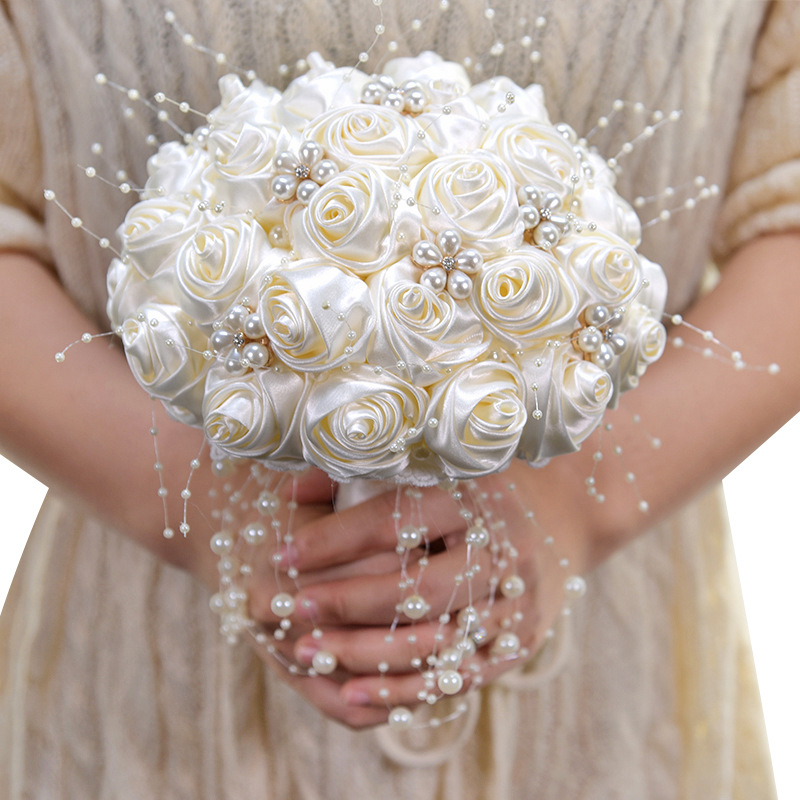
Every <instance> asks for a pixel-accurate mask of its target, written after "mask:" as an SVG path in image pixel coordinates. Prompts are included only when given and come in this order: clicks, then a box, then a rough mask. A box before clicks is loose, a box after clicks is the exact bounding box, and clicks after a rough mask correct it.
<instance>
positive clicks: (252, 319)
mask: <svg viewBox="0 0 800 800" xmlns="http://www.w3.org/2000/svg"><path fill="white" fill-rule="evenodd" d="M242 330H243V331H244V333H245V336H247V338H248V339H260V338H261V337H262V336H266V333H267V332H266V331H265V330H264V324H263V323H262V322H261V317H260V316H259V315H258V314H248V315H247V316H246V317H245V320H244V325H243V327H242ZM212 338H213V337H212Z"/></svg>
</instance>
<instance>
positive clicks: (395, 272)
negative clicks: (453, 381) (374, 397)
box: [368, 259, 491, 386]
mask: <svg viewBox="0 0 800 800" xmlns="http://www.w3.org/2000/svg"><path fill="white" fill-rule="evenodd" d="M418 278H419V268H418V267H416V266H414V265H413V264H412V263H411V262H410V261H409V260H408V259H404V260H402V261H399V262H397V264H394V265H392V266H391V267H388V268H387V269H385V270H381V272H379V273H377V274H376V275H373V276H371V277H370V279H369V286H370V291H371V293H372V298H373V302H374V305H375V309H376V312H377V317H378V322H377V326H376V331H375V336H374V338H373V340H372V344H371V346H370V350H369V356H368V360H369V363H370V364H377V365H380V366H383V367H385V368H387V369H390V370H392V371H394V372H396V373H397V374H399V375H401V376H403V377H407V378H408V379H409V380H410V381H411V383H413V384H414V385H415V386H428V385H430V384H432V383H435V382H437V381H438V380H440V379H441V378H443V377H445V375H446V371H450V370H452V369H453V368H454V367H457V366H458V365H459V364H463V363H465V362H467V361H472V360H473V359H475V358H477V357H478V356H480V355H481V354H482V353H484V352H486V350H487V348H488V347H489V345H490V343H491V340H490V338H489V337H488V336H486V334H485V333H484V330H483V327H482V325H481V323H480V321H479V320H478V319H477V317H476V316H475V315H474V314H473V313H472V312H471V310H470V309H469V308H468V307H467V306H466V305H465V304H464V303H459V302H457V301H456V300H454V299H453V298H452V297H451V296H450V294H449V293H447V292H436V291H434V290H433V289H430V288H429V287H427V286H424V285H422V284H420V283H419V280H418Z"/></svg>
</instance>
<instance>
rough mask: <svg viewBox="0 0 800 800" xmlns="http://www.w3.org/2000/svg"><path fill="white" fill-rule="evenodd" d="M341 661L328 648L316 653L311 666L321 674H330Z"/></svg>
mask: <svg viewBox="0 0 800 800" xmlns="http://www.w3.org/2000/svg"><path fill="white" fill-rule="evenodd" d="M338 664H339V661H338V659H337V658H336V656H335V655H334V654H333V653H329V652H328V651H327V650H317V652H316V653H314V657H313V658H312V659H311V666H312V667H314V669H315V670H316V671H317V672H318V673H319V674H320V675H330V674H331V672H333V671H334V670H335V669H336V667H337V666H338Z"/></svg>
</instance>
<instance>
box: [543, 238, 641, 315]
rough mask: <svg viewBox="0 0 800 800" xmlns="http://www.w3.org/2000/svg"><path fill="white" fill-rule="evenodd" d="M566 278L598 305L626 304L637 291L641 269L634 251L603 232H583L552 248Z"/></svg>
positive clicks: (621, 240)
mask: <svg viewBox="0 0 800 800" xmlns="http://www.w3.org/2000/svg"><path fill="white" fill-rule="evenodd" d="M556 255H557V257H558V258H559V259H560V260H561V261H562V263H563V264H564V266H565V268H566V269H567V271H568V273H569V275H570V277H571V278H572V279H573V280H574V281H575V282H576V283H577V285H578V286H579V287H581V288H582V289H583V290H584V291H585V292H587V293H588V295H589V297H590V298H592V299H593V300H595V301H599V302H601V303H607V304H609V305H619V304H621V303H626V302H627V301H628V300H630V298H631V297H632V296H633V295H634V294H635V293H636V292H637V291H638V290H639V289H640V288H641V284H642V268H641V265H640V263H639V256H638V255H637V254H636V251H635V250H634V249H633V248H632V247H631V246H630V245H629V244H628V243H627V242H626V241H624V240H623V239H620V238H619V237H618V236H616V235H615V234H613V233H610V232H609V231H604V230H597V231H585V232H584V233H582V234H580V235H579V236H575V237H571V238H570V239H568V240H567V241H566V242H564V243H563V244H560V245H559V246H558V247H557V248H556Z"/></svg>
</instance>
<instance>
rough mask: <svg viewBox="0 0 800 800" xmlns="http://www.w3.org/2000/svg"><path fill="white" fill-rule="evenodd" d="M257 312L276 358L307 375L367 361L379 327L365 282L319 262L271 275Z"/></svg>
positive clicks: (281, 270) (260, 297) (267, 279)
mask: <svg viewBox="0 0 800 800" xmlns="http://www.w3.org/2000/svg"><path fill="white" fill-rule="evenodd" d="M258 310H259V315H260V317H261V322H262V324H263V325H264V329H265V330H266V332H267V337H268V338H269V340H270V344H271V346H272V349H273V351H274V352H275V354H276V355H277V356H278V358H280V360H281V361H283V362H284V363H285V364H288V365H289V366H291V367H292V368H293V369H296V370H300V371H303V372H320V371H321V370H327V369H331V368H333V367H337V366H340V365H342V364H344V363H345V362H347V361H350V360H354V359H359V358H361V359H363V352H364V350H365V349H366V346H367V342H368V340H369V336H370V334H371V333H372V330H373V328H374V327H375V313H374V309H373V306H372V301H371V299H370V295H369V291H368V289H367V286H366V284H365V283H364V281H362V280H361V279H360V278H356V277H353V276H352V275H350V274H348V273H347V272H344V271H343V270H341V269H339V268H338V267H335V266H332V265H329V264H325V263H320V262H319V261H318V260H316V259H313V260H309V261H300V262H295V263H293V264H292V265H291V266H289V267H287V268H285V269H279V270H275V271H273V272H271V273H269V274H268V275H266V276H265V277H264V285H263V288H262V289H261V293H260V296H259V300H258Z"/></svg>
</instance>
